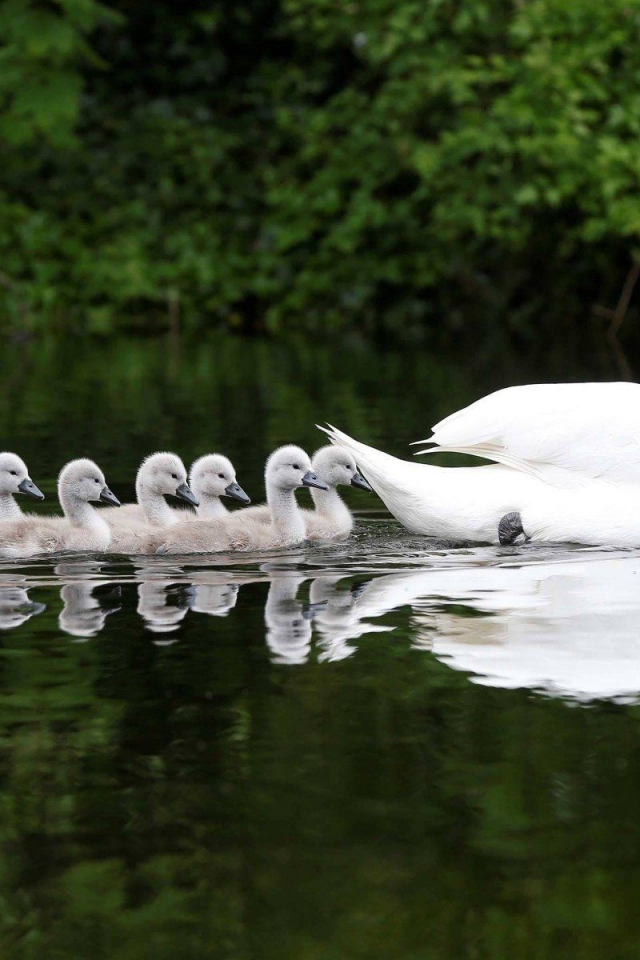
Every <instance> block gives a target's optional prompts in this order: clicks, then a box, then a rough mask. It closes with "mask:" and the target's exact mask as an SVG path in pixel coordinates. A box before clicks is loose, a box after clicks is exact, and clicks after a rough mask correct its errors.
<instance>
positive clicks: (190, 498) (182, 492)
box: [176, 483, 200, 507]
mask: <svg viewBox="0 0 640 960" xmlns="http://www.w3.org/2000/svg"><path fill="white" fill-rule="evenodd" d="M176 497H179V498H180V499H181V500H184V502H185V503H188V504H189V505H190V506H192V507H199V506H200V501H199V500H196V498H195V497H194V495H193V493H192V490H191V487H190V486H189V485H188V484H186V483H181V484H180V486H179V487H177V488H176Z"/></svg>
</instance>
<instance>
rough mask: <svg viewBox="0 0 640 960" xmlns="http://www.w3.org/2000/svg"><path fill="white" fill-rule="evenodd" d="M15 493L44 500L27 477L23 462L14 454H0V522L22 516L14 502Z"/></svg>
mask: <svg viewBox="0 0 640 960" xmlns="http://www.w3.org/2000/svg"><path fill="white" fill-rule="evenodd" d="M16 493H24V494H25V495H26V496H27V497H32V498H33V499H34V500H44V494H43V493H41V492H40V490H38V488H37V487H36V485H35V483H34V482H33V480H32V479H31V477H30V476H29V471H28V470H27V466H26V464H25V462H24V460H21V459H20V457H18V456H17V455H16V454H15V453H0V520H15V519H17V518H18V517H21V516H22V510H21V509H20V507H19V506H18V504H17V503H16V501H15V500H14V496H15V494H16Z"/></svg>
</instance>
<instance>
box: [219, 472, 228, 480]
mask: <svg viewBox="0 0 640 960" xmlns="http://www.w3.org/2000/svg"><path fill="white" fill-rule="evenodd" d="M218 476H219V477H220V479H221V480H226V479H227V478H226V477H225V475H224V473H219V474H218Z"/></svg>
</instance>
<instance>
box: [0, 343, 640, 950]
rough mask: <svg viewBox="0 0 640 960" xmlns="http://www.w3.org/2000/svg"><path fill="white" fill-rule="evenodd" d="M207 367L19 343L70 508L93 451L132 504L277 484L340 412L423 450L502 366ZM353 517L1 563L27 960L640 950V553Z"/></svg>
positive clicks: (12, 838) (14, 908) (212, 348)
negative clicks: (326, 536)
mask: <svg viewBox="0 0 640 960" xmlns="http://www.w3.org/2000/svg"><path fill="white" fill-rule="evenodd" d="M181 351H182V352H180V350H179V349H178V347H177V345H175V344H174V345H172V346H171V348H170V349H167V345H166V344H158V343H155V342H153V343H144V342H141V343H138V344H116V345H108V346H105V347H104V349H103V350H102V351H96V350H95V348H93V349H91V350H84V349H82V348H73V349H72V348H68V349H66V350H62V349H60V348H55V349H54V348H45V347H38V348H36V347H34V346H33V345H31V346H28V347H16V348H14V349H13V350H7V351H6V352H5V355H4V357H3V359H2V360H1V361H0V366H1V365H2V364H4V374H5V379H6V381H7V382H8V383H9V387H10V389H9V390H8V392H7V393H6V394H5V395H4V396H3V398H2V399H1V400H0V403H2V404H4V409H3V414H4V416H3V423H4V424H5V429H4V432H3V436H2V441H1V442H2V446H3V447H5V448H9V449H16V450H17V451H18V452H20V453H21V454H22V455H24V456H25V458H26V459H27V461H28V463H29V465H30V467H31V471H32V474H33V477H34V479H35V480H36V482H38V483H39V484H40V485H41V486H42V487H43V489H45V490H46V492H47V493H51V494H53V491H54V487H55V475H56V472H57V469H58V468H59V467H60V465H61V464H62V463H63V462H64V461H65V459H68V458H69V457H71V456H79V455H83V454H88V455H91V456H93V457H95V459H97V460H98V461H99V462H100V463H101V465H102V466H103V467H104V469H105V472H106V473H107V477H108V479H109V483H110V485H111V486H112V488H113V489H114V490H115V491H116V492H117V493H118V494H121V495H122V497H123V499H126V498H127V497H129V496H131V493H132V487H133V476H134V473H135V468H136V466H137V463H138V461H139V459H140V458H141V456H142V455H144V454H146V453H149V452H152V451H153V450H155V449H160V448H169V449H175V450H176V451H177V452H179V453H180V454H181V455H182V456H183V457H184V458H185V460H186V461H187V462H189V461H190V460H191V459H192V458H194V457H195V456H197V455H200V454H202V453H205V452H207V451H210V450H212V449H220V450H223V451H224V452H226V453H228V454H229V455H230V456H231V457H232V459H233V460H234V462H235V464H236V466H237V468H238V478H239V480H240V482H241V483H242V484H243V486H245V488H246V489H248V490H249V492H251V493H252V494H259V492H260V490H261V473H262V461H263V459H264V456H265V455H266V454H267V453H268V452H269V450H270V449H272V447H274V446H275V445H277V444H278V443H282V442H287V441H293V442H298V443H302V444H303V445H304V446H306V447H307V448H308V449H310V450H312V449H313V448H314V446H315V445H317V444H318V440H317V436H318V435H317V432H316V431H315V428H314V423H315V422H316V421H322V420H325V419H326V420H331V421H332V422H335V423H336V424H337V425H339V426H342V427H344V428H345V429H348V430H350V431H351V432H353V433H354V434H356V435H357V436H359V437H362V439H365V440H369V441H371V442H374V443H377V444H380V445H382V446H385V448H387V449H390V450H392V451H393V452H395V453H397V454H399V455H405V451H406V450H407V448H406V444H408V442H409V441H410V440H412V439H416V438H418V437H420V436H423V435H426V432H427V428H428V426H429V424H430V423H431V422H433V421H435V420H437V419H438V417H439V416H442V415H444V414H445V413H447V412H448V411H449V410H450V409H452V408H453V407H456V406H459V405H460V404H462V403H465V402H467V401H468V400H471V399H473V398H474V396H476V395H478V394H479V393H482V392H484V391H485V389H491V388H493V387H494V386H500V385H502V384H501V383H500V382H499V380H500V377H501V376H503V375H504V371H502V372H501V371H498V370H494V371H493V373H492V372H491V371H488V370H487V369H483V368H480V369H478V368H473V367H472V368H469V367H466V368H465V367H462V366H457V367H456V366H455V364H451V365H449V366H447V364H445V363H444V362H442V363H441V362H439V361H437V360H436V359H435V358H433V357H429V356H428V355H423V356H421V357H418V356H401V355H390V356H389V355H385V354H370V353H367V352H366V351H364V350H363V348H359V347H354V348H353V349H352V350H350V351H347V352H345V354H344V355H335V353H332V352H331V351H323V349H320V348H318V350H317V351H315V352H314V351H309V350H306V351H305V350H298V349H296V348H285V347H270V346H268V345H266V344H248V345H246V344H243V343H242V342H234V341H212V342H211V343H210V344H209V345H208V346H207V348H206V349H203V348H199V349H197V350H194V349H189V348H188V347H184V346H182V348H181ZM482 384H484V386H482ZM400 398H401V400H400ZM349 500H350V503H351V504H352V505H353V506H354V507H355V508H356V509H357V510H358V511H359V512H358V521H357V526H356V532H355V534H354V536H353V537H352V538H351V539H350V540H349V541H347V542H346V543H344V544H338V545H331V546H327V547H309V548H303V549H299V550H294V551H278V552H274V553H269V554H253V555H250V554H246V555H236V556H225V555H220V556H216V557H210V558H206V557H191V558H188V559H186V560H185V559H184V558H182V559H181V558H166V557H148V558H133V559H131V558H127V557H106V558H104V557H79V556H75V557H74V556H62V557H57V558H48V559H46V560H34V561H30V562H2V563H0V810H1V811H2V818H1V821H0V823H1V831H2V832H1V836H0V843H1V846H2V857H1V858H0V864H1V867H0V942H1V944H2V955H3V957H8V958H20V960H23V958H24V960H27V958H29V960H31V958H36V957H37V958H38V960H40V958H43V957H46V958H47V960H49V958H54V960H79V958H85V957H87V958H89V957H91V958H105V960H107V958H108V960H114V958H116V960H132V958H145V960H146V958H147V957H150V956H154V957H159V958H171V960H175V958H189V960H191V958H193V960H196V958H198V960H200V958H216V960H218V958H229V960H245V958H246V960H249V958H251V960H254V958H255V960H271V958H273V960H275V958H278V960H283V958H284V960H300V958H311V960H334V958H335V960H361V958H362V960H378V958H379V960H383V958H384V960H387V958H392V960H423V958H434V960H436V958H437V960H460V958H469V960H476V958H485V957H487V958H498V960H502V958H504V960H514V958H517V960H520V958H522V960H534V958H541V960H542V958H544V960H547V958H549V957H560V956H561V957H563V958H573V957H575V958H581V960H585V958H586V960H601V958H603V957H606V958H607V960H610V958H614V960H615V958H627V957H629V958H632V957H633V958H635V957H636V956H637V955H638V948H639V947H640V929H639V927H640V922H639V921H638V911H637V902H638V894H639V893H640V873H639V864H640V860H639V847H640V826H639V823H638V801H639V793H640V706H639V704H640V667H639V666H638V664H639V663H640V657H639V654H640V631H639V628H638V625H639V623H640V616H639V615H640V590H639V589H638V583H639V582H640V554H639V553H637V552H634V551H629V552H625V551H607V550H593V549H581V548H575V547H573V548H571V547H552V546H547V547H536V546H528V547H518V548H498V547H481V546H480V547H464V546H457V547H453V546H451V545H448V544H444V543H438V542H435V541H429V540H427V539H425V538H421V537H415V536H411V535H409V534H407V533H406V532H405V531H403V530H402V529H401V528H399V527H398V525H397V524H396V523H395V522H394V521H392V520H390V519H389V518H388V515H387V514H386V513H385V512H384V511H382V510H379V509H378V506H379V505H378V504H377V502H376V500H375V498H373V497H370V496H367V495H365V494H361V493H357V492H354V493H353V494H351V493H350V494H349ZM45 508H48V509H51V502H50V501H49V502H48V504H45V505H44V507H43V509H45Z"/></svg>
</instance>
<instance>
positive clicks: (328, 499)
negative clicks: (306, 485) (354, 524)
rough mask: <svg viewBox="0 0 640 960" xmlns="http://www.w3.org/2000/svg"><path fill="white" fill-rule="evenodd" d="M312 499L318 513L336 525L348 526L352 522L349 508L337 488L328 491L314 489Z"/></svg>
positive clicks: (312, 489) (330, 488)
mask: <svg viewBox="0 0 640 960" xmlns="http://www.w3.org/2000/svg"><path fill="white" fill-rule="evenodd" d="M311 498H312V500H313V502H314V505H315V508H316V513H318V514H320V515H321V516H323V517H326V518H327V519H328V520H331V521H332V522H334V523H340V524H348V523H350V522H351V513H350V511H349V508H348V506H347V505H346V503H345V502H344V500H343V499H342V497H341V496H340V494H339V493H338V491H337V490H336V488H335V487H329V489H328V490H319V489H318V488H317V487H312V488H311Z"/></svg>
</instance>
